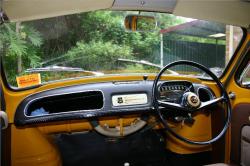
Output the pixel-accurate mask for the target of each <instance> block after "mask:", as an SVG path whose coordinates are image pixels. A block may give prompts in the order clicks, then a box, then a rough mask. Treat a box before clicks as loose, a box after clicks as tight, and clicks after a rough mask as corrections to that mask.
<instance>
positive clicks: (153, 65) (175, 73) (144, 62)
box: [118, 58, 179, 75]
mask: <svg viewBox="0 0 250 166" xmlns="http://www.w3.org/2000/svg"><path fill="white" fill-rule="evenodd" d="M118 61H122V62H130V63H137V64H142V65H148V66H152V67H156V68H159V69H161V68H162V66H161V65H158V64H154V63H151V62H148V61H145V60H140V61H137V60H132V59H123V58H119V59H118ZM167 71H168V72H169V73H170V74H174V75H179V73H177V72H175V71H173V70H169V69H168V70H167Z"/></svg>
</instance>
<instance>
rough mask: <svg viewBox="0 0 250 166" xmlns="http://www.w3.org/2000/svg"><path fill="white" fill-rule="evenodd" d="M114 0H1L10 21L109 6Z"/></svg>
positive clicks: (27, 19) (41, 17) (47, 16)
mask: <svg viewBox="0 0 250 166" xmlns="http://www.w3.org/2000/svg"><path fill="white" fill-rule="evenodd" d="M113 1H114V0H3V11H4V12H5V14H6V15H7V16H8V18H9V20H10V21H11V22H17V21H29V20H36V19H43V18H49V17H56V16H61V15H69V14H75V13H81V12H87V11H93V10H98V9H107V8H110V7H111V6H112V4H113Z"/></svg>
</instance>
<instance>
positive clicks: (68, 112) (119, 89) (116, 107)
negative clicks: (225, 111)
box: [14, 80, 214, 126]
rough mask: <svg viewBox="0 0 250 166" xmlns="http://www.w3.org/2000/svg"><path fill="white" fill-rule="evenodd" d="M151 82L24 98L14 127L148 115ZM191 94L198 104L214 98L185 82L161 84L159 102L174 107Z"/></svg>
mask: <svg viewBox="0 0 250 166" xmlns="http://www.w3.org/2000/svg"><path fill="white" fill-rule="evenodd" d="M152 85H153V81H148V80H143V81H124V82H103V83H92V84H81V85H74V86H67V87H62V88H57V89H51V90H46V91H43V92H39V93H36V94H32V95H30V96H28V97H26V98H25V99H24V100H23V101H22V102H21V103H20V104H19V106H18V107H17V110H16V113H15V119H14V122H15V125H17V126H23V125H27V124H39V123H48V122H56V121H64V120H77V119H89V118H97V117H104V116H117V115H119V116H120V115H128V114H138V113H140V114H144V113H145V114H147V113H152V112H153V109H152ZM187 91H192V92H194V93H196V94H197V95H198V96H199V97H200V100H201V101H207V100H210V99H212V98H213V97H214V94H213V92H212V90H211V89H209V88H208V87H207V86H204V85H202V84H194V83H191V82H188V81H185V80H183V81H161V82H159V84H158V92H159V93H158V94H159V96H158V98H159V99H160V100H164V101H169V102H175V103H178V102H179V101H180V100H181V97H182V95H183V94H184V93H185V92H187Z"/></svg>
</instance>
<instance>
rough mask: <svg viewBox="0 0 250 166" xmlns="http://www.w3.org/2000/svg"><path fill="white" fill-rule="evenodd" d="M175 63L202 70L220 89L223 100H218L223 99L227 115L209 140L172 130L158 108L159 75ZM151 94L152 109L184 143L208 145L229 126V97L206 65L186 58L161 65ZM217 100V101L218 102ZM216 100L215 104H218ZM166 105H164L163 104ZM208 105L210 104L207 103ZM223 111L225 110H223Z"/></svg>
mask: <svg viewBox="0 0 250 166" xmlns="http://www.w3.org/2000/svg"><path fill="white" fill-rule="evenodd" d="M177 65H189V66H193V67H195V68H198V69H200V70H202V71H204V72H205V73H206V74H208V75H209V76H210V77H211V78H212V79H213V81H215V82H216V84H217V86H218V87H219V89H220V93H221V97H222V99H223V100H220V101H224V102H225V103H226V106H227V108H226V109H227V115H226V122H225V124H224V127H223V129H222V130H221V131H220V132H219V133H218V134H217V135H216V136H215V137H214V138H211V139H210V140H207V141H194V140H190V139H187V138H185V137H183V136H181V135H179V134H177V133H176V132H175V131H173V130H172V129H171V128H170V127H169V125H168V123H167V120H166V119H164V117H163V114H162V112H161V111H160V110H159V101H158V99H157V94H158V89H157V84H158V82H159V80H160V77H161V76H162V74H163V73H164V72H165V71H166V70H167V69H169V68H170V67H173V66H177ZM152 94H153V97H152V99H153V100H152V102H153V103H152V105H153V107H154V109H155V110H156V112H157V114H158V116H159V118H160V120H161V122H162V124H163V126H164V128H165V129H166V130H167V131H168V132H169V133H170V134H171V135H173V136H174V137H175V138H177V139H178V140H181V141H183V142H185V143H188V144H192V145H208V144H212V143H214V142H216V141H218V140H219V139H220V138H221V137H222V136H223V135H224V134H225V133H226V131H227V129H228V127H229V124H230V121H231V114H232V109H231V103H230V99H229V96H228V94H227V92H226V89H225V88H224V86H223V84H222V83H221V82H220V80H219V79H218V78H217V76H216V75H215V74H214V73H212V72H211V71H210V70H209V69H208V68H207V67H205V66H203V65H201V64H199V63H196V62H193V61H186V60H180V61H175V62H172V63H169V64H168V65H166V66H165V67H163V68H162V69H161V71H160V72H159V73H158V74H157V76H156V78H155V80H154V83H153V89H152ZM220 101H218V102H220ZM218 102H216V103H215V104H218ZM165 106H166V105H165ZM208 106H210V105H208ZM224 111H225V110H224Z"/></svg>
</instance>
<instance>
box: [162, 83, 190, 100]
mask: <svg viewBox="0 0 250 166" xmlns="http://www.w3.org/2000/svg"><path fill="white" fill-rule="evenodd" d="M193 90H194V88H193V85H192V83H190V82H188V81H168V82H164V83H162V84H160V85H159V98H160V99H161V100H164V101H169V102H179V100H181V98H182V96H183V94H184V93H185V92H188V91H193Z"/></svg>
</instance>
